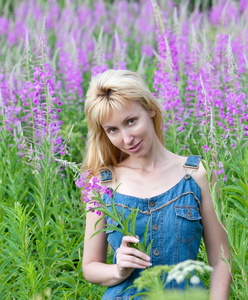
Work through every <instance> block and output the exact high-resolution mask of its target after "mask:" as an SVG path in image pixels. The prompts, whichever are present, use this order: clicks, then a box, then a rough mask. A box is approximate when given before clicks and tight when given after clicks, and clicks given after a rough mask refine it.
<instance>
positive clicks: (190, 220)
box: [174, 205, 202, 243]
mask: <svg viewBox="0 0 248 300" xmlns="http://www.w3.org/2000/svg"><path fill="white" fill-rule="evenodd" d="M174 208H175V212H176V223H175V232H176V237H177V238H178V239H179V240H180V241H181V242H182V243H189V242H190V241H192V240H194V239H197V238H199V237H201V235H202V225H201V223H200V220H201V215H200V211H199V208H198V206H193V205H180V206H179V205H178V206H174Z"/></svg>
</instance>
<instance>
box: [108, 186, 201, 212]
mask: <svg viewBox="0 0 248 300" xmlns="http://www.w3.org/2000/svg"><path fill="white" fill-rule="evenodd" d="M189 194H191V195H193V197H194V199H195V201H196V202H197V203H198V205H199V211H200V214H201V202H200V200H199V199H198V198H197V197H196V195H195V194H194V193H193V192H191V191H188V192H186V193H183V194H182V195H179V196H177V197H176V198H174V199H172V200H170V201H168V202H167V203H165V204H163V205H161V206H159V207H158V208H155V209H152V210H150V211H143V210H140V209H139V212H140V213H141V214H145V215H151V214H152V213H153V212H155V211H158V210H160V209H162V208H164V207H166V206H168V205H170V204H172V203H173V202H176V201H177V200H178V199H180V198H181V197H182V196H186V195H189ZM107 206H111V204H107ZM115 206H119V207H124V208H127V209H129V210H130V211H132V208H130V207H129V206H127V205H124V204H120V203H115Z"/></svg>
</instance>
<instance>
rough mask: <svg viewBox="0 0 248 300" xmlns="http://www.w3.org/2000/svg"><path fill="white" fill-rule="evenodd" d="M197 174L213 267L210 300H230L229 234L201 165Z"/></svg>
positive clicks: (205, 239)
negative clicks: (218, 212) (216, 208)
mask: <svg viewBox="0 0 248 300" xmlns="http://www.w3.org/2000/svg"><path fill="white" fill-rule="evenodd" d="M196 173H198V174H197V175H196V180H197V182H198V183H199V186H200V188H201V193H202V225H203V238H204V242H205V246H206V250H207V256H208V261H209V265H210V266H212V267H213V272H212V273H211V276H210V299H211V300H228V299H229V292H230V282H231V274H230V271H229V268H228V265H227V263H226V262H225V260H231V254H230V249H229V245H228V240H227V234H226V231H225V229H224V228H223V226H222V224H220V223H219V221H218V219H217V216H216V213H215V210H214V206H213V201H212V197H211V194H210V191H209V185H208V181H207V178H206V176H205V173H206V172H205V169H204V167H203V166H202V165H200V168H199V170H198V171H197V172H196Z"/></svg>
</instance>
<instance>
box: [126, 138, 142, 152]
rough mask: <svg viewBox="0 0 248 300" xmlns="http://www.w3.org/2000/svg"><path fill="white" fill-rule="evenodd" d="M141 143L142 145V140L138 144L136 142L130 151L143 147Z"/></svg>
mask: <svg viewBox="0 0 248 300" xmlns="http://www.w3.org/2000/svg"><path fill="white" fill-rule="evenodd" d="M141 145H142V141H140V142H139V143H138V144H136V145H135V146H133V147H131V148H129V149H128V151H130V152H136V151H138V150H139V148H140V147H141Z"/></svg>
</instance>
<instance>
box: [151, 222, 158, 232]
mask: <svg viewBox="0 0 248 300" xmlns="http://www.w3.org/2000/svg"><path fill="white" fill-rule="evenodd" d="M152 229H153V230H155V231H158V223H156V224H154V225H153V227H152Z"/></svg>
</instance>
